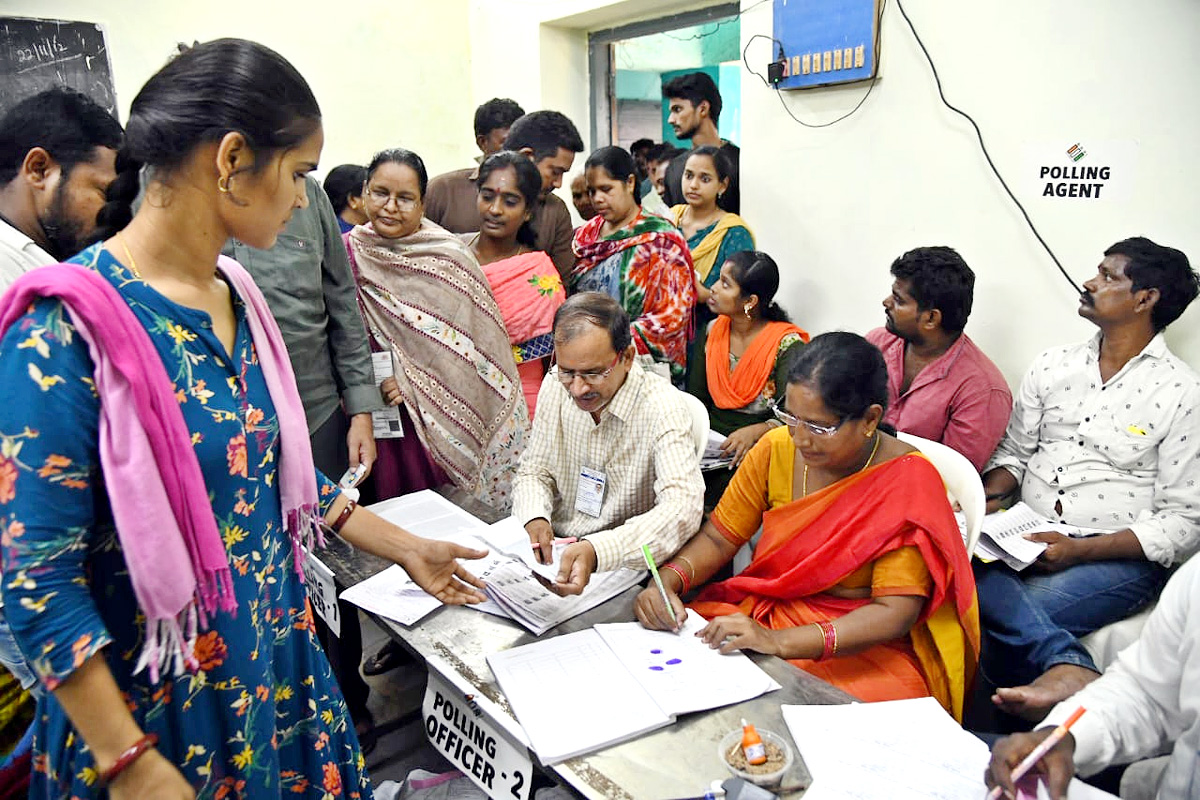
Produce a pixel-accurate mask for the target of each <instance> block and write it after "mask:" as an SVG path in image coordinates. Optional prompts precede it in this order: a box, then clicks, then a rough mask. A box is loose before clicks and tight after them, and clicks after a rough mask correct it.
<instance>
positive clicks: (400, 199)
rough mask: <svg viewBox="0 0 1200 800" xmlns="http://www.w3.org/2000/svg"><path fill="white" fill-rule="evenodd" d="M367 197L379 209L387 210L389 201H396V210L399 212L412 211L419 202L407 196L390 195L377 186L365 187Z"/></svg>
mask: <svg viewBox="0 0 1200 800" xmlns="http://www.w3.org/2000/svg"><path fill="white" fill-rule="evenodd" d="M367 197H369V198H370V199H371V201H372V202H373V203H375V204H376V205H378V206H379V207H380V208H387V204H388V203H389V202H391V201H393V200H394V201H396V208H398V209H400V210H401V211H412V210H413V209H414V208H416V207H417V203H419V202H420V200H419V199H418V198H416V197H413V196H411V195H407V194H392V193H391V192H389V191H388V190H387V189H381V188H379V187H377V186H368V187H367Z"/></svg>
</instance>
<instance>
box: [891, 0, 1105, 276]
mask: <svg viewBox="0 0 1200 800" xmlns="http://www.w3.org/2000/svg"><path fill="white" fill-rule="evenodd" d="M896 5H897V6H898V7H899V9H900V16H902V17H904V21H905V22H907V23H908V29H909V30H911V31H912V35H913V38H914V39H916V40H917V44H918V45H919V46H920V48H921V52H922V53H924V54H925V60H926V61H928V62H929V69H930V70H932V71H933V80H934V82H935V83H937V90H938V96H939V97H941V98H942V103H943V104H944V105H945V106H946V108H948V109H950V110H951V111H953V112H954V113H955V114H958V115H959V116H961V117H963V118H964V119H966V120H967V122H969V123H971V127H972V128H974V129H975V136H976V137H977V138H978V139H979V149H980V150H982V151H983V157H984V158H985V159H987V163H988V166H989V167H991V168H992V174H993V175H995V176H996V180H998V181H1000V185H1001V186H1003V187H1004V191H1005V192H1007V193H1008V196H1009V199H1011V200H1012V201H1013V203H1014V204H1015V205H1016V207H1017V209H1018V210H1019V211H1020V212H1021V216H1022V217H1024V218H1025V222H1026V224H1028V225H1029V230H1031V231H1033V235H1034V236H1035V237H1036V238H1037V240H1038V242H1039V243H1040V244H1041V245H1042V247H1043V248H1045V250H1046V253H1047V254H1048V255H1049V256H1050V259H1051V260H1052V261H1053V262H1054V266H1056V267H1058V271H1059V272H1061V273H1062V274H1063V277H1064V278H1066V279H1067V283H1069V284H1071V288H1072V289H1074V290H1075V292H1076V293H1077V294H1083V290H1082V289H1080V288H1079V286H1077V285H1076V283H1075V281H1073V280H1071V276H1070V275H1068V274H1067V271H1066V270H1065V269H1063V265H1062V263H1061V262H1060V261H1059V260H1058V256H1056V255H1054V251H1053V250H1051V249H1050V245H1048V244H1046V240H1045V239H1043V238H1042V235H1041V234H1040V233H1038V229H1037V227H1036V226H1035V225H1034V224H1033V220H1032V219H1030V218H1029V214H1028V213H1027V212H1026V211H1025V206H1023V205H1021V201H1020V200H1018V199H1017V196H1016V195H1015V194H1013V192H1012V189H1009V188H1008V183H1007V182H1006V181H1005V180H1004V177H1003V176H1002V175H1001V174H1000V170H999V169H997V168H996V164H995V162H993V161H992V155H991V153H989V152H988V149H987V145H985V144H984V143H983V132H982V131H980V130H979V126H978V125H977V124H976V123H975V120H974V119H972V118H971V115H970V114H968V113H967V112H965V111H963V110H962V109H960V108H956V107H955V106H953V105H951V103H950V101H949V100H947V99H946V93H945V92H944V91H942V79H941V77H940V76H939V75H938V71H937V67H935V66H934V65H933V58H932V57H931V56H930V55H929V50H928V49H926V47H925V43H924V42H923V41H921V36H920V34H918V33H917V28H916V26H914V25H913V22H912V20H911V19H909V18H908V14H907V13H906V12H905V11H904V3H902V2H900V0H896Z"/></svg>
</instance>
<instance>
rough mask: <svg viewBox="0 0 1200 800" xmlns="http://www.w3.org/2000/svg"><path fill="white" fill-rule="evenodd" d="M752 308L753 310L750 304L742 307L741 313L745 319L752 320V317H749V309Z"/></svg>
mask: <svg viewBox="0 0 1200 800" xmlns="http://www.w3.org/2000/svg"><path fill="white" fill-rule="evenodd" d="M752 308H754V306H752V305H750V304H746V305H744V306H742V313H743V314H745V315H746V319H754V317H752V316H750V309H752Z"/></svg>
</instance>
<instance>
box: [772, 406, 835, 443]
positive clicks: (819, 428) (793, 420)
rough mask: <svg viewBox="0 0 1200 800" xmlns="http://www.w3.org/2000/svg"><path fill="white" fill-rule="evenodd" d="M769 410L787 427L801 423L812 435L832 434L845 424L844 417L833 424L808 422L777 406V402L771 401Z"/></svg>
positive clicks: (793, 426)
mask: <svg viewBox="0 0 1200 800" xmlns="http://www.w3.org/2000/svg"><path fill="white" fill-rule="evenodd" d="M771 411H772V412H773V413H774V414H775V419H777V420H779V421H780V422H782V423H783V424H784V425H787V426H788V427H789V428H795V427H796V426H797V425H803V426H804V427H805V429H807V430H808V432H809V433H811V434H812V435H813V436H833V435H834V434H835V433H837V432H838V428H840V427H842V426H843V425H845V424H846V420H845V418H843V419H840V420H838V421H837V422H836V423H834V424H833V425H818V424H817V423H815V422H809V421H808V420H806V419H800V418H799V417H797V416H795V415H793V414H789V413H788V412H786V411H784V410H783V409H782V408H780V407H779V403H771Z"/></svg>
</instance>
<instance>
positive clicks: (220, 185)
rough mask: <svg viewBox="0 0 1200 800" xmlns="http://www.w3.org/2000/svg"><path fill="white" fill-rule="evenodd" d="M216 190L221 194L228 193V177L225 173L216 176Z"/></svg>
mask: <svg viewBox="0 0 1200 800" xmlns="http://www.w3.org/2000/svg"><path fill="white" fill-rule="evenodd" d="M217 191H218V192H220V193H221V194H229V178H228V177H227V176H225V175H222V176H221V177H219V178H217Z"/></svg>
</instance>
